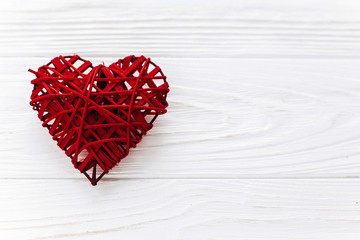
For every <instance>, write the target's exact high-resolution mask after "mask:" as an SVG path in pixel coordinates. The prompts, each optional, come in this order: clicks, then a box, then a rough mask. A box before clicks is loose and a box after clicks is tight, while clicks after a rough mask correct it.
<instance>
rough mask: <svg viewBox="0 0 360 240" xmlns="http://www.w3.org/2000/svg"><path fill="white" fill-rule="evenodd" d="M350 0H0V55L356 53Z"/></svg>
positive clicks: (359, 45) (357, 24)
mask: <svg viewBox="0 0 360 240" xmlns="http://www.w3.org/2000/svg"><path fill="white" fill-rule="evenodd" d="M359 10H360V5H359V4H356V1H343V2H342V3H341V4H338V2H336V1H322V0H316V1H315V0H314V1H313V0H311V1H310V0H306V1H299V2H296V3H295V2H294V1H280V0H273V1H262V0H256V1H238V0H236V1H233V0H221V1H211V2H209V1H204V0H203V1H196V2H194V1H191V0H185V1H181V4H180V3H178V4H174V3H173V2H171V1H160V0H154V1H151V2H146V1H132V2H126V3H123V4H120V3H119V1H117V0H104V1H101V2H87V1H78V2H74V1H72V0H65V1H57V2H55V3H51V4H49V3H48V2H47V1H43V0H34V1H31V2H30V1H28V2H26V1H16V0H15V1H2V2H1V3H0V35H1V38H0V50H1V51H0V56H7V57H24V56H49V55H50V56H53V55H56V54H72V53H74V52H76V53H79V54H81V55H82V56H101V57H104V56H111V57H113V56H118V55H119V54H126V55H130V54H146V55H150V56H153V57H200V58H204V57H241V58H254V57H255V58H256V57H257V58H258V57H261V58H338V57H342V58H358V57H359V56H360V41H359V36H360V16H359V14H358V12H359Z"/></svg>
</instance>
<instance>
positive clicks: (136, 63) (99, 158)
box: [29, 55, 169, 185]
mask: <svg viewBox="0 0 360 240" xmlns="http://www.w3.org/2000/svg"><path fill="white" fill-rule="evenodd" d="M29 71H30V72H32V73H34V74H35V75H36V78H35V79H34V80H32V81H31V83H32V84H34V89H33V91H32V94H31V102H30V105H32V106H33V109H34V110H36V111H38V117H39V118H40V120H41V121H42V122H43V124H42V125H43V126H44V127H47V128H48V129H49V133H50V134H51V136H52V137H53V139H54V140H56V141H57V144H58V146H59V147H60V148H61V149H62V150H64V151H65V153H66V155H67V156H69V157H70V158H71V161H72V163H73V164H74V166H75V168H77V169H79V170H80V172H82V173H84V174H85V176H86V177H87V178H88V179H89V180H90V182H91V183H92V184H93V185H96V183H97V182H98V181H99V180H100V179H101V178H102V177H103V176H104V175H105V174H106V173H108V172H109V170H110V169H112V168H113V167H114V166H115V165H117V164H118V163H119V162H120V160H121V159H123V158H124V157H126V156H127V154H128V153H129V149H130V148H134V147H136V144H137V143H139V142H140V141H141V139H142V136H143V135H145V134H146V132H147V131H149V130H150V129H151V128H152V126H153V122H154V121H155V119H156V117H157V116H158V115H160V114H164V113H166V109H165V108H166V107H167V105H168V104H167V102H166V96H167V93H168V92H169V85H168V83H167V82H166V77H165V76H164V74H163V73H162V71H161V69H160V68H159V67H158V66H157V65H155V64H154V63H153V62H151V61H150V58H145V57H144V56H141V57H134V56H128V57H126V58H124V59H120V60H119V61H118V62H116V63H113V64H111V65H110V66H109V67H107V66H104V65H99V66H96V67H93V66H92V64H91V62H89V61H85V60H84V59H82V58H80V57H79V56H77V55H75V56H67V57H63V56H60V57H56V58H54V59H53V60H51V62H50V63H49V64H47V65H44V66H42V67H40V68H39V69H38V71H34V70H29ZM97 166H98V167H100V168H101V169H100V168H98V169H97V168H96V167H97Z"/></svg>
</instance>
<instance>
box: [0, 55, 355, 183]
mask: <svg viewBox="0 0 360 240" xmlns="http://www.w3.org/2000/svg"><path fill="white" fill-rule="evenodd" d="M91 60H93V61H95V62H100V60H99V59H98V58H94V59H91ZM104 60H105V61H106V63H111V62H113V61H115V59H113V58H111V59H108V58H105V59H104ZM47 61H49V59H47V58H23V59H10V60H6V63H5V60H1V59H0V65H3V64H8V65H9V66H11V68H10V69H8V70H5V71H3V74H2V76H3V79H11V82H8V83H7V84H5V86H4V87H3V88H2V89H1V90H0V92H1V96H2V98H3V100H4V101H7V104H4V105H3V106H1V112H2V113H3V114H2V115H1V122H2V124H3V125H2V127H3V130H2V131H3V136H4V137H3V138H1V139H0V143H1V146H2V147H3V149H2V151H1V152H0V154H1V158H2V159H3V163H4V164H3V165H4V166H3V167H2V168H3V173H2V177H3V178H64V177H65V178H83V176H82V175H81V174H79V173H78V171H77V170H76V169H74V168H73V167H72V165H71V163H70V159H69V158H68V157H66V156H65V154H64V153H63V152H62V151H61V150H60V149H59V148H58V147H57V145H56V142H54V141H52V140H51V137H50V135H49V134H48V133H47V130H46V129H44V128H42V127H41V123H40V121H39V120H38V119H37V116H36V112H34V111H33V110H32V109H31V107H30V106H29V105H28V102H29V95H30V92H31V87H32V86H31V85H30V84H29V81H30V79H32V77H33V76H32V75H31V74H30V73H27V72H26V71H25V70H26V69H25V67H27V66H29V67H32V68H36V67H37V66H40V65H42V64H44V63H46V62H47ZM153 61H155V62H156V63H157V64H159V65H160V66H161V67H162V68H163V70H164V72H165V74H166V75H167V76H168V80H169V83H170V88H171V92H170V94H169V97H168V99H169V108H168V111H169V112H168V113H167V114H166V115H164V116H160V117H159V118H158V120H157V121H156V122H155V127H154V128H153V129H152V130H151V131H150V132H149V133H148V135H147V136H146V137H144V139H143V141H142V142H141V143H140V144H139V145H138V146H137V148H136V149H131V151H130V155H129V156H128V157H127V158H125V159H124V160H123V161H122V162H121V163H120V165H119V166H117V167H115V168H114V169H113V170H112V171H111V174H110V175H108V176H107V177H111V178H189V177H190V178H252V177H255V178H262V177H265V178H279V177H295V178H299V177H300V178H314V177H321V178H324V177H359V176H360V175H359V173H360V162H359V160H358V159H359V156H360V155H359V150H358V146H359V144H360V138H359V136H360V128H359V127H358V122H359V121H360V112H359V109H360V95H359V93H358V92H359V90H360V80H358V79H357V76H358V75H359V72H358V62H357V61H354V60H294V59H293V60H280V59H278V60H240V59H236V60H234V59H202V60H201V61H198V60H196V59H187V60H186V61H184V60H183V59H169V58H153ZM235 70H236V72H235ZM34 166H37V167H34Z"/></svg>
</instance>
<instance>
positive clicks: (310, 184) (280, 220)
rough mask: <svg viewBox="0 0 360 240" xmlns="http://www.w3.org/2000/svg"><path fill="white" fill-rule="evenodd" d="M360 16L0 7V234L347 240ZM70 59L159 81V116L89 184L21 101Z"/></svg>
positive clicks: (233, 7) (249, 8)
mask: <svg viewBox="0 0 360 240" xmlns="http://www.w3.org/2000/svg"><path fill="white" fill-rule="evenodd" d="M359 11H360V4H359V2H358V1H355V0H347V1H341V2H340V1H325V0H303V1H297V2H295V1H285V0H271V1H264V0H252V1H243V0H221V1H204V0H200V1H193V0H184V1H181V2H175V1H165V0H153V1H143V0H142V1H115V0H102V1H88V0H77V1H74V0H64V1H45V0H33V1H24V0H12V1H0V83H1V87H0V101H1V103H2V104H0V123H1V124H0V133H1V138H0V163H1V175H0V239H11V240H13V239H15V240H24V239H86V240H89V239H90V240H91V239H107V240H112V239H122V238H124V239H129V240H132V239H136V240H142V239H170V240H183V239H189V240H190V239H217V240H220V239H221V240H223V239H230V240H231V239H236V240H238V239H240V240H242V239H243V240H245V239H259V240H260V239H261V240H265V239H266V240H269V239H270V240H272V239H274V240H275V239H276V240H282V239H283V240H287V239H295V240H305V239H306V240H308V239H316V240H324V239H327V240H328V239H330V240H332V239H334V240H338V239H342V240H358V239H359V237H360V230H359V227H358V225H359V221H360V219H359V217H358V216H359V200H360V194H359V191H358V189H359V184H360V182H359V180H358V178H359V177H360V174H359V173H360V162H359V159H360V151H359V150H358V149H359V144H360V130H359V127H358V123H359V121H360V111H359V110H360V101H359V100H360V94H359V93H360V73H359V67H358V66H359V64H360V61H359V59H360V58H359V57H360V41H359V40H360V15H359ZM74 53H76V54H80V55H81V56H82V57H84V58H87V59H89V60H91V61H92V62H93V63H94V64H99V63H101V62H102V61H104V62H105V63H106V64H110V63H112V62H113V61H115V60H117V59H118V58H121V57H124V56H126V55H131V54H136V55H141V54H144V55H146V56H149V57H151V58H152V60H153V61H154V62H155V63H157V64H159V65H160V66H161V67H162V69H163V70H164V72H165V74H166V75H167V76H168V80H169V83H170V88H171V92H170V94H169V97H168V99H169V104H170V106H169V112H168V113H167V114H166V115H164V116H161V117H159V118H158V119H157V121H156V122H155V127H154V128H153V129H152V130H151V131H150V132H149V134H148V136H146V137H145V138H144V139H143V141H142V142H141V143H140V144H139V145H138V147H137V148H136V149H132V151H130V155H129V156H128V157H127V158H125V159H124V160H123V161H122V162H121V163H120V165H119V166H118V167H115V168H114V169H113V171H112V172H111V173H110V174H109V175H107V176H106V177H104V179H103V180H102V181H101V182H100V183H99V185H98V186H97V187H92V186H91V185H90V184H89V183H88V181H87V180H86V179H85V178H84V177H83V176H82V175H81V174H80V173H79V172H78V171H77V170H76V169H74V168H73V167H72V165H71V163H70V159H69V158H67V157H66V156H65V155H64V153H63V152H62V151H61V150H60V149H59V148H58V147H57V146H56V143H55V142H53V141H52V140H51V137H50V136H49V135H48V133H47V130H46V129H44V128H42V127H41V124H40V121H39V120H38V119H37V118H36V113H35V112H34V111H32V109H31V107H30V106H29V104H28V102H29V97H30V92H31V90H32V89H31V85H30V80H31V79H32V78H33V76H31V74H29V73H28V72H27V69H28V68H37V67H38V66H40V65H43V64H46V63H47V62H48V61H49V60H50V59H52V58H53V57H54V56H57V55H60V54H63V55H69V54H74ZM165 146H166V147H165ZM349 178H351V179H349Z"/></svg>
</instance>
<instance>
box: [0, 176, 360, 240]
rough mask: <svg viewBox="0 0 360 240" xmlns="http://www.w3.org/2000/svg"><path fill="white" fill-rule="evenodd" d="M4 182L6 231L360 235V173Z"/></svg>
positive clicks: (238, 237)
mask: <svg viewBox="0 0 360 240" xmlns="http://www.w3.org/2000/svg"><path fill="white" fill-rule="evenodd" d="M0 183H1V184H0V191H1V192H2V193H6V195H2V197H1V198H0V211H1V215H0V223H1V224H0V233H2V236H7V238H6V239H24V240H27V239H29V240H30V239H33V240H35V239H36V240H40V239H57V240H58V239H59V240H60V239H64V240H65V239H99V238H100V239H109V240H115V239H122V238H125V239H137V240H142V239H169V240H175V239H176V240H177V239H189V240H190V239H229V240H232V239H233V240H242V239H271V240H272V239H274V240H287V239H289V237H290V236H291V239H294V240H305V239H344V240H356V239H358V236H359V234H360V229H359V227H358V225H359V221H360V217H359V216H360V215H359V200H360V193H359V191H353V190H354V189H358V188H359V187H360V182H359V180H292V181H288V180H170V181H164V180H119V181H106V180H105V181H104V182H103V183H102V185H101V187H100V186H99V187H96V188H94V187H92V186H90V185H89V184H88V182H87V180H86V179H83V180H78V179H77V180H58V181H45V180H27V181H26V180H25V181H24V180H16V181H13V180H11V181H10V180H1V181H0ZM14 196H19V197H17V198H15V197H14ZM20 196H26V198H24V197H20Z"/></svg>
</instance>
